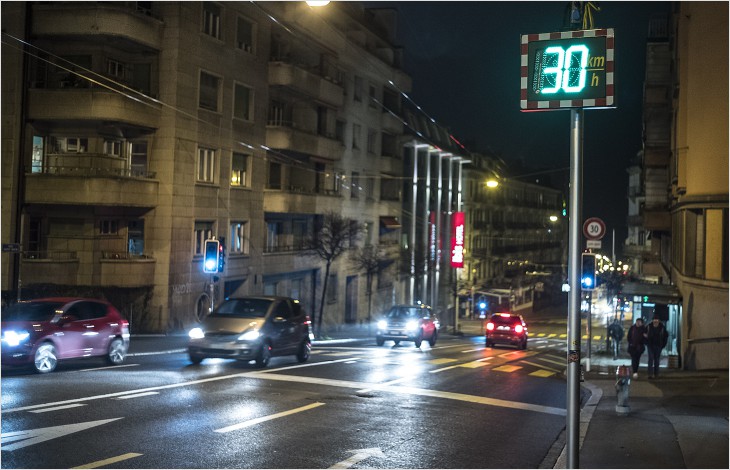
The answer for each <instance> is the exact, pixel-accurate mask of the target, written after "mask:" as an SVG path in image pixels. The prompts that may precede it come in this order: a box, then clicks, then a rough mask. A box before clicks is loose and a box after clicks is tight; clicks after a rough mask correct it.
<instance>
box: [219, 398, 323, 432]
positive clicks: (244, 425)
mask: <svg viewBox="0 0 730 470" xmlns="http://www.w3.org/2000/svg"><path fill="white" fill-rule="evenodd" d="M322 405H324V403H321V402H316V403H311V404H309V405H306V406H302V407H299V408H294V409H293V410H289V411H282V412H281V413H276V414H273V415H269V416H262V417H260V418H256V419H249V420H248V421H244V422H242V423H238V424H234V425H231V426H226V427H225V428H220V429H216V430H215V432H220V433H223V432H231V431H237V430H239V429H243V428H247V427H250V426H254V425H256V424H259V423H263V422H265V421H271V420H272V419H277V418H283V417H284V416H289V415H293V414H295V413H301V412H302V411H307V410H311V409H312V408H317V407H319V406H322Z"/></svg>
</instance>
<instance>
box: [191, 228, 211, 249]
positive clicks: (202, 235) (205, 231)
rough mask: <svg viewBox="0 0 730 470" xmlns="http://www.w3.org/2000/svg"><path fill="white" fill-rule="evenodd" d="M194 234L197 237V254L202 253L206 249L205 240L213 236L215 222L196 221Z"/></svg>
mask: <svg viewBox="0 0 730 470" xmlns="http://www.w3.org/2000/svg"><path fill="white" fill-rule="evenodd" d="M193 236H194V237H195V254H196V255H202V254H203V251H204V250H205V240H208V239H210V238H212V237H213V222H206V221H195V229H194V232H193Z"/></svg>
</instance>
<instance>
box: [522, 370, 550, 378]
mask: <svg viewBox="0 0 730 470" xmlns="http://www.w3.org/2000/svg"><path fill="white" fill-rule="evenodd" d="M528 375H534V376H535V377H550V376H551V375H555V372H553V371H550V370H544V369H540V370H536V371H535V372H530V373H529V374H528Z"/></svg>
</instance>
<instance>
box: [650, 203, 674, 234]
mask: <svg viewBox="0 0 730 470" xmlns="http://www.w3.org/2000/svg"><path fill="white" fill-rule="evenodd" d="M643 222H644V223H643V227H644V228H645V229H647V230H662V231H669V230H670V229H671V228H672V215H671V214H670V213H669V211H668V210H667V209H661V208H658V209H644V213H643Z"/></svg>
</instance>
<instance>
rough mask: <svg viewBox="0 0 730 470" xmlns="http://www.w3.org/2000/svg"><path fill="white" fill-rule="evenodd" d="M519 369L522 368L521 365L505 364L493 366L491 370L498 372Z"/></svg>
mask: <svg viewBox="0 0 730 470" xmlns="http://www.w3.org/2000/svg"><path fill="white" fill-rule="evenodd" d="M519 369H522V367H521V366H513V365H509V364H505V365H503V366H499V367H495V368H494V369H492V370H496V371H499V372H514V371H516V370H519Z"/></svg>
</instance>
